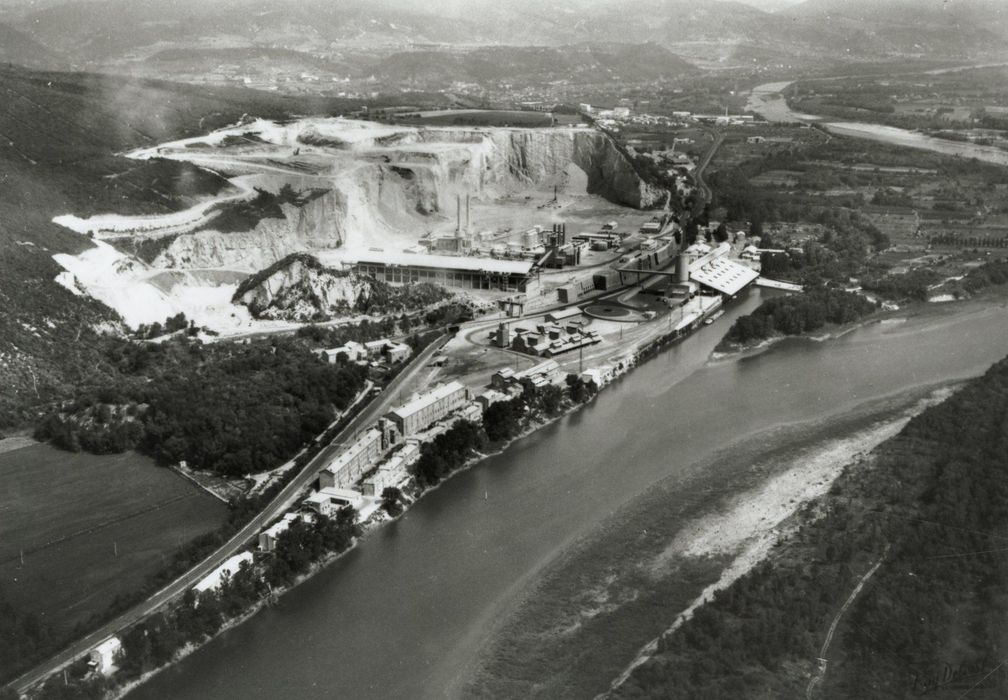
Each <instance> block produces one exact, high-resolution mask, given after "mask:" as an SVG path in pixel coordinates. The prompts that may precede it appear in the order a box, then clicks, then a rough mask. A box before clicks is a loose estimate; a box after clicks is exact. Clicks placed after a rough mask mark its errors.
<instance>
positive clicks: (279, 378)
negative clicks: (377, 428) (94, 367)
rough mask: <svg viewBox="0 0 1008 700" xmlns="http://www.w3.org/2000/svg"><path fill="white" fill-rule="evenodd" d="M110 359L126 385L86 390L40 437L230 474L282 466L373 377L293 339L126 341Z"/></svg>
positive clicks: (41, 428) (44, 425)
mask: <svg viewBox="0 0 1008 700" xmlns="http://www.w3.org/2000/svg"><path fill="white" fill-rule="evenodd" d="M108 359H109V361H110V362H111V363H112V364H114V365H115V367H116V368H117V369H118V371H119V377H118V378H117V381H116V382H115V383H112V384H106V385H100V386H97V387H90V388H84V389H81V390H80V391H79V392H78V396H77V398H76V399H75V400H74V401H73V402H71V403H70V404H68V405H65V406H63V407H61V408H60V409H58V410H56V411H53V412H52V413H50V414H49V415H48V416H46V417H45V419H44V420H42V421H41V422H40V423H39V425H38V426H37V428H36V436H37V437H38V438H39V439H43V440H51V441H52V442H53V444H55V445H56V446H58V447H61V448H63V449H68V450H81V449H84V450H88V451H92V452H98V453H103V452H121V451H123V450H125V449H131V448H136V449H137V450H139V451H140V452H142V453H144V454H147V455H150V456H152V457H154V458H155V459H156V460H157V461H158V462H160V463H162V464H173V463H177V462H179V461H182V460H185V461H186V462H187V463H188V465H189V466H191V467H195V468H199V469H209V470H213V471H217V472H220V473H222V474H225V475H227V476H243V475H245V474H249V473H252V472H256V471H262V470H265V469H270V468H273V467H275V466H277V465H278V464H282V463H283V462H284V461H286V460H287V459H289V458H290V457H291V456H292V455H293V454H294V453H295V452H297V451H298V449H300V448H301V446H302V445H303V444H305V443H306V442H308V441H310V440H311V439H312V438H313V437H314V436H315V435H317V434H319V433H321V432H322V431H323V430H325V428H326V426H328V425H329V424H330V423H331V422H332V421H333V418H334V417H335V411H336V410H342V409H345V408H346V407H347V406H348V405H349V404H350V403H351V401H352V400H353V399H354V397H355V396H356V395H357V394H358V392H359V391H360V390H361V389H362V388H363V386H364V382H365V380H366V378H367V377H366V369H365V368H361V367H358V366H357V365H352V364H351V365H346V366H342V367H336V366H333V365H329V364H326V363H325V362H323V361H321V360H319V359H318V357H317V356H315V355H314V354H312V353H311V352H310V351H309V350H308V349H307V348H305V347H304V346H303V345H302V344H301V343H298V342H296V341H293V340H290V339H274V340H271V341H269V342H256V343H250V344H247V345H241V344H227V345H223V344H222V345H210V346H204V345H201V344H199V343H198V342H192V341H188V340H186V339H184V338H181V339H174V340H173V341H172V342H169V343H162V344H160V345H150V344H137V343H127V342H119V343H114V344H113V345H112V346H111V347H110V348H109V351H108Z"/></svg>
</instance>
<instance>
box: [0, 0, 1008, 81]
mask: <svg viewBox="0 0 1008 700" xmlns="http://www.w3.org/2000/svg"><path fill="white" fill-rule="evenodd" d="M8 22H10V23H12V25H13V26H15V28H17V29H19V30H21V31H22V32H24V33H25V34H26V35H27V36H29V37H30V38H31V39H32V40H33V41H34V42H36V43H37V44H38V45H41V46H42V47H45V48H47V49H48V50H50V51H54V52H57V53H58V52H60V51H61V50H62V49H63V48H64V47H67V48H66V50H67V52H68V53H69V54H70V55H69V59H70V60H71V61H72V62H73V64H74V65H76V66H78V67H83V68H88V69H92V70H98V69H102V70H113V69H114V70H116V71H134V70H139V71H142V72H144V74H151V73H150V72H151V71H156V72H159V73H158V74H159V75H164V76H168V75H178V74H181V73H185V72H186V71H189V72H192V71H195V70H197V69H198V68H201V69H202V72H213V71H216V70H218V69H219V68H220V67H221V66H228V67H232V68H235V69H236V70H237V71H239V72H241V71H246V72H248V71H251V70H252V69H253V68H257V67H258V68H260V69H262V64H261V62H262V60H263V57H264V56H265V55H267V54H264V53H263V52H264V51H266V52H276V51H280V52H289V53H287V54H285V55H283V56H279V57H278V58H279V59H280V61H281V66H280V67H281V68H282V66H283V65H287V66H288V67H289V69H290V71H291V72H293V73H294V74H297V73H298V72H300V71H303V70H308V69H311V70H318V71H321V72H322V73H324V74H332V75H337V76H341V77H346V76H358V77H359V76H365V77H366V76H368V75H369V72H368V71H369V70H371V69H372V68H373V67H375V66H376V65H377V66H378V68H379V69H380V68H381V63H382V61H383V60H385V59H388V58H389V57H392V56H394V55H396V54H399V55H403V54H404V53H405V54H410V53H414V52H417V51H424V52H429V53H434V54H437V55H438V56H441V57H443V58H444V59H445V60H446V61H448V62H449V66H448V67H446V68H444V69H443V70H445V71H446V72H447V71H448V70H449V69H450V67H451V65H452V64H453V63H454V56H455V52H456V51H457V50H459V49H465V50H471V49H473V48H476V47H493V48H502V47H515V46H517V47H521V46H535V47H544V48H545V47H558V46H574V45H583V44H591V45H595V46H605V45H611V44H613V43H622V44H628V45H632V46H638V47H639V46H643V45H647V44H655V45H657V46H660V47H662V48H663V49H665V50H667V51H670V52H671V53H673V54H676V55H678V56H681V57H684V58H686V59H687V60H695V61H704V62H721V63H723V62H726V61H727V62H729V63H739V62H740V61H742V60H745V62H746V63H751V62H752V58H754V57H761V59H758V60H760V61H761V62H763V63H769V64H772V63H774V62H777V61H779V60H782V59H786V58H801V59H803V60H805V61H808V62H816V63H822V62H824V61H831V60H852V59H853V60H866V59H878V58H885V57H889V56H902V55H912V56H921V55H926V56H928V57H930V58H939V57H943V58H965V57H974V56H988V55H995V54H1000V53H1002V52H1003V51H1004V46H1003V41H1001V40H1003V38H1004V37H1005V36H1006V31H1008V27H1006V18H1005V15H1004V9H1003V8H1002V7H1001V6H1000V5H999V4H997V3H996V2H994V0H980V1H978V2H972V1H970V2H967V1H966V0H959V1H958V2H942V1H941V0H924V2H916V1H911V0H896V2H884V3H880V2H871V1H870V0H849V1H848V0H808V1H807V2H804V3H801V4H800V5H797V6H794V7H789V8H785V9H782V10H780V11H779V12H776V13H770V12H765V11H763V10H760V9H758V8H756V7H753V6H751V5H748V4H744V3H741V2H733V1H731V0H708V1H707V2H703V3H695V2H690V1H689V0H637V1H635V2H633V3H626V2H621V1H619V0H558V1H557V2H554V3H550V4H548V5H543V4H541V3H535V2H532V1H531V0H517V1H516V2H508V3H499V2H492V1H491V0H474V1H472V2H466V3H462V2H443V3H435V4H431V5H429V6H427V5H422V4H418V3H410V2H406V0H382V1H381V2H366V1H365V0H346V1H344V2H340V3H337V4H334V3H329V2H325V1H324V0H277V1H276V2H269V3H268V2H265V0H225V1H223V2H212V3H206V2H199V1H198V0H179V1H177V2H172V3H161V2H156V0H86V1H85V0H72V1H70V2H65V3H59V4H55V5H51V6H48V7H42V8H39V9H35V8H34V7H33V6H28V7H26V8H23V9H22V10H21V11H20V13H13V14H12V15H11V17H10V18H9V19H8ZM69 47H72V48H69ZM25 51H26V56H27V55H28V54H30V53H31V51H29V50H28V48H27V47H26V49H25ZM165 52H168V53H167V54H166V53H165ZM215 52H217V54H218V55H217V56H216V57H215V55H214V53H215ZM14 53H17V51H15V52H14ZM273 55H274V56H276V55H275V54H273ZM169 56H173V58H172V60H166V59H167V58H168V57H169ZM423 57H424V56H422V55H421V58H423ZM580 58H581V60H580V61H579V62H578V63H577V67H578V70H579V71H590V70H591V69H592V66H593V65H595V64H598V63H599V62H598V61H597V60H594V59H593V57H592V56H591V55H587V54H583V55H580ZM218 59H219V60H218ZM11 60H16V58H14V59H11ZM25 60H27V58H26V59H25ZM521 60H522V57H521V52H520V51H511V52H510V54H509V56H508V57H507V58H506V60H505V62H504V63H503V64H500V67H502V68H503V67H507V66H508V65H511V66H512V67H518V68H520V63H521ZM665 61H666V59H665V57H663V56H662V57H660V58H659V60H658V61H657V62H658V63H663V62H665ZM428 62H429V61H428ZM180 63H184V64H186V65H185V67H184V70H183V66H182V65H180ZM313 65H314V66H315V67H314V68H310V67H311V66H313ZM306 67H309V68H306ZM410 67H411V66H409V65H407V66H402V65H399V64H397V63H396V62H395V61H393V62H392V64H391V65H389V66H388V68H390V69H395V70H393V71H391V72H390V73H386V74H385V75H384V77H385V78H386V79H392V80H399V79H400V78H403V77H404V75H405V77H406V78H407V79H408V78H409V75H410V74H409V70H406V72H405V74H404V73H402V72H401V71H402V70H403V69H404V68H406V69H409V68H410ZM466 68H468V65H467V66H466ZM600 68H601V70H599V71H598V72H597V77H600V78H607V77H608V76H607V73H606V70H605V69H606V66H605V64H604V62H602V65H601V66H600ZM558 70H559V68H558ZM511 76H512V77H513V78H515V79H518V78H521V77H522V75H521V73H520V72H519V73H512V74H511ZM462 77H464V76H462ZM447 82H448V83H450V82H451V80H448V81H447Z"/></svg>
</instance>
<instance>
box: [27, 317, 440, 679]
mask: <svg viewBox="0 0 1008 700" xmlns="http://www.w3.org/2000/svg"><path fill="white" fill-rule="evenodd" d="M447 340H448V336H442V337H441V338H439V339H437V340H435V341H434V342H433V343H431V344H430V345H429V346H427V348H426V349H424V350H423V351H422V352H421V353H420V354H419V355H417V356H416V357H415V358H413V360H412V361H411V362H410V363H409V365H407V367H406V368H404V369H403V371H402V372H400V373H399V375H398V376H397V377H396V378H395V379H393V380H392V382H391V383H390V384H389V385H388V387H386V389H385V390H384V391H382V393H381V394H379V395H378V396H377V397H376V398H375V399H373V400H372V401H371V402H370V403H369V404H367V406H365V408H364V410H362V411H361V412H360V413H358V414H357V415H356V416H355V417H354V418H353V420H351V421H350V423H349V424H348V425H347V427H345V428H344V429H343V430H342V431H340V433H339V435H337V436H336V438H335V439H334V440H333V441H332V442H331V443H329V445H327V446H326V447H325V448H324V449H322V451H321V452H319V454H318V455H316V457H315V458H314V459H312V460H311V461H310V462H309V463H308V464H307V465H305V467H304V469H302V470H301V471H300V472H299V473H298V474H297V476H295V477H294V478H293V479H292V480H291V482H290V483H289V484H288V485H287V486H286V487H284V489H283V490H282V491H281V492H280V493H278V494H277V495H276V497H275V498H274V499H273V500H272V501H271V502H270V504H269V505H268V506H267V507H266V508H265V509H264V510H263V511H262V512H261V513H259V515H257V516H256V517H254V518H253V519H252V520H251V521H250V522H249V523H248V524H247V525H246V526H245V527H243V528H242V529H241V530H240V531H239V532H238V533H237V534H235V536H234V537H232V538H231V539H230V540H228V541H227V543H226V544H224V545H223V546H221V547H220V549H218V550H217V551H215V552H214V553H213V554H211V555H210V556H209V557H207V558H206V559H204V560H203V561H202V562H200V563H199V564H198V565H196V566H195V567H194V568H192V569H190V570H189V571H188V572H186V573H185V574H183V575H182V576H180V577H179V578H177V579H176V580H175V581H173V582H172V583H170V584H168V585H167V586H165V587H164V588H162V589H161V590H160V591H158V592H157V593H155V594H154V595H152V596H151V597H150V598H148V599H147V600H145V601H144V602H143V603H140V604H139V605H137V606H136V607H134V608H132V609H131V610H129V611H127V612H125V613H123V614H121V615H119V616H118V617H116V618H115V619H114V620H112V621H111V622H108V623H106V624H105V625H103V626H102V627H101V628H99V629H97V630H95V631H94V632H92V633H91V634H89V635H87V636H86V637H84V638H83V639H81V640H79V641H77V642H76V643H74V644H73V645H71V646H70V647H68V648H67V649H64V650H63V651H62V652H60V653H59V654H57V655H56V656H55V657H53V658H52V659H50V660H49V661H47V662H45V663H44V664H42V665H41V666H38V667H36V668H34V669H32V670H31V671H29V672H28V673H26V674H24V675H23V676H21V677H20V678H18V679H16V680H15V681H14V682H13V683H12V684H11V685H12V686H13V687H15V688H17V690H18V691H19V692H22V693H23V692H26V691H27V690H28V689H29V688H31V687H32V686H33V685H35V684H37V683H39V682H40V681H43V680H45V679H46V678H48V677H49V676H50V675H52V674H54V673H57V672H59V671H60V670H62V669H63V668H65V667H66V666H68V665H70V664H71V663H73V662H74V661H76V660H77V659H79V658H80V657H82V656H84V655H85V654H87V653H88V652H89V651H90V650H91V649H93V648H94V647H95V646H96V645H98V644H99V643H100V642H102V641H103V640H105V639H107V638H108V637H110V636H111V635H113V634H117V633H118V632H120V631H122V630H124V629H126V628H128V627H130V626H131V625H133V624H135V623H137V622H139V621H140V620H143V619H144V618H145V617H147V616H149V615H151V614H152V613H154V612H156V611H157V610H158V609H159V608H161V607H162V606H164V605H165V604H166V603H169V602H170V601H172V600H173V599H175V598H177V597H179V596H181V595H182V594H183V593H184V592H185V591H186V590H187V589H189V588H191V587H192V586H193V585H195V584H196V583H197V582H198V581H200V579H202V578H204V577H205V576H207V575H208V574H209V573H210V572H211V571H213V570H214V569H215V568H217V567H218V566H220V564H222V563H223V562H224V561H225V560H226V559H227V558H228V557H230V556H232V555H234V554H235V553H237V552H238V551H240V550H241V549H242V548H244V547H245V545H246V543H248V541H249V540H251V539H252V538H253V537H255V536H256V535H257V534H258V533H259V531H260V530H261V529H262V528H263V527H265V526H266V525H267V524H268V523H269V522H270V521H271V520H274V519H276V518H278V517H280V515H281V514H283V513H284V512H285V511H287V510H288V509H289V508H290V506H291V505H292V504H293V503H294V502H295V501H296V500H297V499H298V497H299V496H300V494H301V491H302V490H303V489H304V488H305V487H307V486H308V485H309V484H310V483H311V482H312V481H314V479H315V477H316V475H317V474H318V473H319V472H320V471H321V470H322V469H323V468H324V467H325V466H326V465H328V464H329V462H330V461H332V459H333V458H334V457H335V456H336V455H337V454H338V453H339V452H340V449H341V448H342V445H343V443H345V442H346V441H347V440H348V439H349V438H350V437H352V436H353V435H354V433H356V432H358V431H359V430H361V429H362V428H364V427H366V426H368V425H370V424H371V423H374V422H375V421H377V420H378V418H379V417H381V416H382V415H384V414H385V413H386V412H387V411H388V409H389V407H390V405H391V404H392V402H393V401H394V399H395V397H396V392H397V390H398V389H399V388H400V387H401V386H402V385H403V384H405V383H406V382H408V381H410V380H412V379H413V378H414V377H415V376H416V374H417V373H418V372H419V371H420V370H422V369H423V368H424V367H425V366H426V365H427V363H428V361H429V360H430V359H431V357H432V356H433V355H434V353H436V352H437V351H438V350H440V349H441V348H442V347H443V346H444V344H445V342H447Z"/></svg>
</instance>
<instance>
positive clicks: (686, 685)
mask: <svg viewBox="0 0 1008 700" xmlns="http://www.w3.org/2000/svg"><path fill="white" fill-rule="evenodd" d="M1006 455H1008V359H1006V360H1002V361H1001V362H999V363H997V364H996V365H994V366H993V367H992V368H991V369H990V370H989V371H988V372H987V373H986V374H985V375H984V376H982V377H979V378H977V379H975V380H973V381H971V382H970V383H969V384H968V385H967V386H966V387H965V388H963V389H961V390H960V391H959V392H958V393H956V394H955V395H953V396H952V397H951V398H949V399H948V400H946V401H945V402H943V403H942V404H940V405H937V406H934V407H932V408H930V409H928V410H926V411H925V412H923V413H922V414H921V415H919V416H918V417H916V418H915V419H913V420H912V421H911V422H910V423H909V424H908V425H907V426H906V428H904V430H903V431H902V432H901V433H900V434H899V435H898V436H896V437H895V438H893V439H892V440H889V441H888V442H886V443H884V444H883V445H881V446H880V447H879V448H878V449H877V450H876V452H875V453H874V455H873V458H872V459H869V460H866V461H865V462H863V463H861V464H858V465H853V466H851V467H848V469H847V470H846V471H845V472H844V474H843V475H842V476H841V477H840V478H839V479H838V480H837V482H836V483H835V484H834V486H833V487H832V489H831V490H830V492H829V494H828V495H827V496H826V497H824V499H822V500H821V501H820V502H819V503H817V504H814V505H813V506H812V507H811V508H810V509H809V510H808V511H807V512H806V514H805V515H806V516H807V515H808V514H809V513H810V512H815V513H817V514H818V515H820V516H821V517H820V518H819V519H818V520H815V521H814V522H812V521H811V518H810V519H809V522H808V524H806V525H804V526H803V527H802V528H801V529H800V531H799V532H798V533H797V534H796V535H795V536H794V537H793V538H792V539H791V540H789V541H788V542H787V543H786V544H785V545H783V546H782V547H781V548H779V549H778V550H776V551H775V552H774V554H773V555H772V556H771V558H770V559H769V560H768V561H766V562H765V563H764V564H763V565H761V566H759V567H758V568H757V569H756V570H754V571H753V572H750V573H749V574H747V575H746V576H744V577H742V578H741V579H739V580H738V581H737V582H736V583H735V584H734V585H733V586H731V587H730V588H728V589H727V590H725V591H724V592H722V593H721V594H719V595H717V596H716V597H715V600H714V601H713V602H712V603H709V604H708V605H705V606H704V607H702V608H700V609H699V610H698V612H697V614H696V615H695V616H694V617H693V618H692V619H691V620H690V621H689V622H687V623H686V624H685V625H683V626H682V627H680V628H679V629H678V630H677V631H676V632H674V633H671V634H669V635H667V636H666V637H665V638H663V639H662V640H661V643H660V645H659V650H658V653H657V654H656V655H655V656H654V657H653V658H652V659H650V660H649V661H648V662H646V663H645V664H643V665H642V666H640V667H639V668H638V669H637V670H635V671H634V673H633V674H632V675H631V677H630V678H629V680H628V681H627V682H626V683H625V684H623V685H622V686H620V687H619V688H618V689H617V690H616V691H614V692H613V695H614V696H615V697H628V698H645V697H646V698H690V699H691V700H692V699H694V698H722V697H760V698H770V697H774V698H776V697H789V698H791V697H805V696H806V689H807V686H808V684H809V681H810V679H811V678H812V677H813V674H815V673H816V672H817V670H818V667H819V665H818V662H817V658H818V657H819V656H820V655H821V648H822V645H823V642H824V639H825V637H826V634H827V631H828V630H829V628H830V624H831V622H832V621H833V619H834V616H835V615H836V614H837V612H838V611H839V610H840V608H841V606H842V605H843V604H844V601H845V600H846V599H847V598H848V596H850V594H851V592H852V591H853V590H854V588H855V586H856V584H857V582H858V580H860V579H861V577H862V576H864V575H865V574H866V573H867V572H868V571H869V569H870V568H871V567H872V565H873V563H875V562H877V561H881V565H880V566H879V568H878V569H877V571H876V572H875V574H874V575H873V576H872V577H871V578H869V579H868V581H867V583H866V584H865V586H864V588H863V589H862V590H861V592H860V594H859V595H858V596H857V597H856V598H855V600H854V603H853V604H852V605H851V606H850V607H849V608H848V609H847V611H846V612H845V614H844V615H843V616H842V617H841V619H840V623H839V624H838V626H837V630H836V635H835V636H834V638H833V641H832V644H831V646H830V648H829V650H828V651H827V653H826V658H827V660H828V664H827V667H826V672H825V674H824V676H823V678H822V679H821V681H820V682H819V683H818V685H817V686H816V688H815V690H814V696H815V697H821V698H904V697H913V696H921V695H927V696H928V697H937V698H957V697H962V696H963V694H964V693H966V692H967V691H969V697H970V698H1003V697H1006V696H1008V673H1005V672H1004V671H1005V666H1006V664H1005V663H1004V659H1005V658H1006V650H1008V624H1006V620H1008V597H1006V596H1005V589H1006V584H1008V558H1006V556H1005V553H1006V547H1008V545H1006V542H1008V458H1006Z"/></svg>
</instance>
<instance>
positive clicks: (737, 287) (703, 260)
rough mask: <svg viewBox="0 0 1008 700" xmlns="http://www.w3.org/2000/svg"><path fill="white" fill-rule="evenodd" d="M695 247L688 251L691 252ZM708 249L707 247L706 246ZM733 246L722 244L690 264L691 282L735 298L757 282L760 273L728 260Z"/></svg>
mask: <svg viewBox="0 0 1008 700" xmlns="http://www.w3.org/2000/svg"><path fill="white" fill-rule="evenodd" d="M693 247H694V246H690V248H689V249H687V251H686V252H687V253H689V252H690V249H692V248H693ZM705 247H706V246H705ZM730 250H731V246H730V245H729V244H728V243H722V244H720V245H719V246H717V247H716V248H714V249H713V250H710V252H708V253H706V254H703V255H701V256H700V257H699V258H698V259H696V260H694V261H692V262H691V263H690V264H689V278H690V281H692V282H696V283H697V284H699V285H700V286H701V287H703V288H706V289H710V290H713V291H715V292H718V293H719V294H723V295H724V296H727V297H733V296H735V295H736V294H738V293H739V292H741V291H742V290H743V289H745V288H746V287H748V286H749V285H750V284H752V283H753V282H755V281H756V278H757V277H759V273H758V272H756V271H755V270H753V269H752V268H750V267H746V266H745V265H739V264H738V263H737V262H735V261H733V260H730V259H729V258H728V252H729V251H730Z"/></svg>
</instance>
